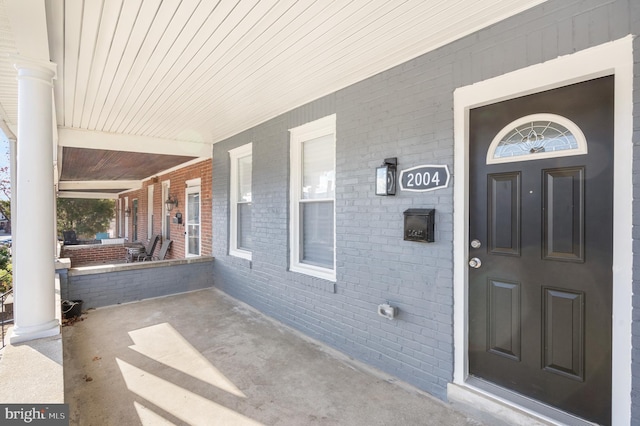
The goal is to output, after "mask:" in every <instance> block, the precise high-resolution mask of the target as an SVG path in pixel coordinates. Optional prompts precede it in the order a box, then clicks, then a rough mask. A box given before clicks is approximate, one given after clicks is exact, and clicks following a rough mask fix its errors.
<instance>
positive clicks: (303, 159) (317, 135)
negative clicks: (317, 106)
mask: <svg viewBox="0 0 640 426" xmlns="http://www.w3.org/2000/svg"><path fill="white" fill-rule="evenodd" d="M335 129H336V116H335V114H334V115H330V116H327V117H324V118H321V119H319V120H316V121H313V122H311V123H307V124H305V125H302V126H299V127H296V128H294V129H291V130H289V132H290V136H291V185H290V191H291V194H290V195H291V197H290V199H291V207H290V209H291V211H290V213H291V221H290V225H289V226H290V243H291V259H290V269H291V270H292V271H295V272H301V273H304V274H308V275H312V276H315V277H318V278H324V279H328V280H331V281H335V280H336V271H335V240H336V238H335V187H336V184H335V181H336V179H335V176H336V173H335V170H336V167H335V164H336V137H335V134H336V130H335Z"/></svg>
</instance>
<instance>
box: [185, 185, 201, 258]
mask: <svg viewBox="0 0 640 426" xmlns="http://www.w3.org/2000/svg"><path fill="white" fill-rule="evenodd" d="M187 237H188V253H189V254H193V255H196V256H199V255H200V193H199V192H198V193H192V194H187Z"/></svg>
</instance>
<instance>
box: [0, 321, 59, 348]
mask: <svg viewBox="0 0 640 426" xmlns="http://www.w3.org/2000/svg"><path fill="white" fill-rule="evenodd" d="M58 334H60V323H59V322H58V320H57V319H54V320H51V321H49V322H47V323H45V324H41V325H38V326H32V327H19V326H15V327H13V330H12V331H11V336H9V342H10V343H11V344H12V345H14V344H16V343H22V342H28V341H30V340H36V339H42V338H45V337H52V336H57V335H58Z"/></svg>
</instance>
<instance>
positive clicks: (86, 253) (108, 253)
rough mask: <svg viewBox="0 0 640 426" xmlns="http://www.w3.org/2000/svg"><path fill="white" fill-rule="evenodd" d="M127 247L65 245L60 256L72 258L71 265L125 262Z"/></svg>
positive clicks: (112, 245)
mask: <svg viewBox="0 0 640 426" xmlns="http://www.w3.org/2000/svg"><path fill="white" fill-rule="evenodd" d="M126 256H127V248H126V247H124V246H123V245H121V244H107V245H101V244H91V245H80V246H63V247H62V250H61V251H60V257H68V258H69V259H71V267H72V268H77V267H79V266H88V265H100V264H108V263H111V262H124V261H125V259H126Z"/></svg>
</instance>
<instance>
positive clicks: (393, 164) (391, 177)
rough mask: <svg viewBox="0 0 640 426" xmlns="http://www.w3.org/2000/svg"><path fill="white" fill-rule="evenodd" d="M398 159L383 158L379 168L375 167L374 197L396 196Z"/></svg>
mask: <svg viewBox="0 0 640 426" xmlns="http://www.w3.org/2000/svg"><path fill="white" fill-rule="evenodd" d="M397 166H398V158H397V157H393V158H385V159H384V162H383V163H382V165H381V166H380V167H376V195H396V169H397Z"/></svg>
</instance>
